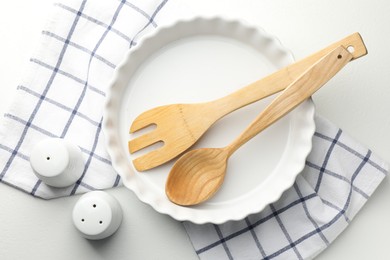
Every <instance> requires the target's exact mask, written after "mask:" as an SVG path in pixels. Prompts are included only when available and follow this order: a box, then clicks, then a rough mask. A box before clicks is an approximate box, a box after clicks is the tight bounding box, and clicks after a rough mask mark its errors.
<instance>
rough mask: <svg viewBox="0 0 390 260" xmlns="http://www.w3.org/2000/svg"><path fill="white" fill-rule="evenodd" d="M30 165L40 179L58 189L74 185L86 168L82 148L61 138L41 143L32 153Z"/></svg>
mask: <svg viewBox="0 0 390 260" xmlns="http://www.w3.org/2000/svg"><path fill="white" fill-rule="evenodd" d="M30 164H31V167H32V168H33V170H34V173H35V175H36V176H37V177H38V178H39V179H41V180H42V181H43V182H44V183H46V184H47V185H50V186H53V187H58V188H63V187H67V186H70V185H72V184H74V183H75V182H76V181H77V180H78V179H79V178H80V177H81V175H82V173H83V171H84V167H85V164H84V158H83V155H82V153H81V150H80V148H79V147H78V146H76V145H75V144H73V143H71V142H69V141H67V140H65V139H61V138H47V139H44V140H43V141H41V142H39V143H38V144H37V145H36V146H35V147H34V148H33V149H32V151H31V155H30Z"/></svg>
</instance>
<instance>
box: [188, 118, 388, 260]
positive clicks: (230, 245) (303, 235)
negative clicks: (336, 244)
mask: <svg viewBox="0 0 390 260" xmlns="http://www.w3.org/2000/svg"><path fill="white" fill-rule="evenodd" d="M387 172H388V165H387V164H386V163H384V162H383V161H382V160H381V159H379V158H377V157H376V156H375V154H373V153H372V152H371V151H370V150H368V149H366V148H365V147H363V146H361V145H360V144H358V143H357V142H356V141H355V140H352V139H351V138H350V137H349V136H348V135H347V134H345V133H344V132H343V131H342V130H341V129H339V128H337V127H336V126H335V125H333V124H332V123H330V122H329V121H327V120H326V119H324V118H322V117H319V116H317V117H316V132H315V135H314V137H313V150H312V152H311V153H310V155H309V157H308V158H307V161H306V167H305V169H304V170H303V172H302V173H301V174H300V175H298V177H297V179H296V181H295V183H294V185H293V186H292V187H291V188H290V189H289V190H287V191H286V192H285V193H284V194H283V195H282V197H281V198H280V199H279V200H278V201H277V202H275V203H273V204H271V205H269V206H268V207H266V209H265V210H263V211H262V212H260V213H258V214H254V215H251V216H248V217H246V218H245V219H244V220H241V221H232V222H228V223H225V224H223V225H212V224H205V225H195V224H192V223H189V222H185V223H184V226H185V228H186V230H187V232H188V234H189V236H190V238H191V241H192V243H193V246H194V248H195V250H196V252H197V254H198V255H199V257H200V258H201V259H205V260H206V259H312V258H314V257H315V256H316V255H318V254H319V253H320V252H321V251H322V250H324V249H325V248H326V247H327V246H328V245H329V244H330V243H331V242H332V241H333V240H334V239H335V238H336V237H337V236H338V235H339V234H340V233H341V232H342V231H343V230H344V229H345V228H346V227H347V226H348V224H349V223H350V222H351V220H352V219H353V217H354V216H355V215H356V213H357V212H358V211H359V210H360V209H361V207H362V206H363V205H364V203H365V202H366V201H367V200H368V198H369V197H370V196H371V194H372V193H373V192H374V191H375V189H376V188H377V187H378V185H379V184H380V183H381V181H382V180H383V178H384V177H385V176H386V175H387Z"/></svg>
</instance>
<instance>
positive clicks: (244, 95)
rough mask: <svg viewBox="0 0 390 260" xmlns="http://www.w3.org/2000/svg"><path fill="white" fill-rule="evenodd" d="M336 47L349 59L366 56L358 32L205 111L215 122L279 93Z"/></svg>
mask: <svg viewBox="0 0 390 260" xmlns="http://www.w3.org/2000/svg"><path fill="white" fill-rule="evenodd" d="M338 46H344V47H345V48H346V49H348V50H351V53H352V59H351V60H355V59H358V58H360V57H362V56H364V55H366V54H367V49H366V46H365V45H364V42H363V39H362V37H361V36H360V34H359V33H353V34H351V35H349V36H347V37H345V38H344V39H341V40H340V41H337V42H335V43H333V44H331V45H329V46H327V47H326V48H324V49H322V50H320V51H318V52H315V53H313V54H311V55H310V56H308V57H306V58H303V59H301V60H299V61H297V62H295V63H293V64H290V65H288V66H286V67H284V68H282V69H280V70H278V71H276V72H274V73H272V74H270V75H268V76H266V77H264V78H262V79H259V80H257V81H255V82H253V83H251V84H249V85H248V86H246V87H244V88H242V89H240V90H237V91H236V92H233V93H231V94H229V95H227V96H225V97H222V98H220V99H217V100H214V101H211V102H210V106H213V107H214V109H212V110H208V111H209V113H210V111H212V112H213V113H214V114H215V117H216V118H217V119H219V118H221V117H223V116H225V115H227V114H229V113H231V112H233V111H235V110H237V109H239V108H241V107H244V106H246V105H249V104H251V103H253V102H256V101H258V100H260V99H262V98H265V97H268V96H270V95H272V94H275V93H277V92H279V91H282V90H283V89H285V88H286V86H288V85H290V84H291V83H292V82H293V81H294V79H296V78H298V77H299V76H300V75H301V74H302V73H303V72H304V71H306V70H307V69H308V68H310V66H312V65H313V64H315V63H316V62H317V61H318V60H319V59H321V58H322V57H323V56H325V55H326V54H328V53H329V52H330V51H332V50H334V49H335V48H337V47H338Z"/></svg>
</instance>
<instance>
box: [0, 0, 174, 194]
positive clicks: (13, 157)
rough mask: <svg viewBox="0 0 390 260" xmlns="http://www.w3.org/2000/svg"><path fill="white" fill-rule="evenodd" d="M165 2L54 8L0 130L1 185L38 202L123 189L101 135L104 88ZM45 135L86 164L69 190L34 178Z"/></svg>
mask: <svg viewBox="0 0 390 260" xmlns="http://www.w3.org/2000/svg"><path fill="white" fill-rule="evenodd" d="M169 5H170V3H168V0H150V1H141V0H138V1H134V0H133V1H125V0H121V1H119V0H99V1H87V0H84V1H79V0H68V1H64V2H60V3H57V4H55V6H54V7H53V13H52V15H51V19H50V20H49V21H48V23H47V25H46V26H45V28H44V29H43V31H42V37H41V38H42V40H41V43H40V46H38V48H37V51H36V53H35V55H34V56H33V57H32V58H31V60H30V61H31V62H30V67H29V71H27V73H26V74H25V76H24V78H23V80H22V82H21V84H20V85H19V86H18V87H17V94H16V98H15V102H14V103H13V105H12V107H11V108H10V109H9V111H8V112H7V113H6V114H5V117H4V118H3V120H2V122H1V125H0V181H2V182H5V183H8V184H10V185H13V186H15V187H17V188H19V189H22V190H24V191H26V192H28V193H31V194H32V195H34V196H38V197H42V198H54V197H59V196H68V195H72V194H76V193H83V192H88V191H91V190H95V189H106V188H112V187H115V186H118V185H120V184H121V181H120V177H119V176H118V175H117V173H116V172H115V171H114V170H113V168H112V166H111V162H110V160H109V156H108V154H107V152H106V149H105V146H104V140H103V136H102V135H103V134H102V131H101V124H102V110H103V103H104V99H105V92H106V88H107V86H108V83H109V81H110V80H111V77H112V75H113V72H114V69H115V66H116V65H117V64H118V63H119V62H120V61H121V60H122V58H123V56H124V54H125V52H126V51H127V50H128V49H129V48H131V47H132V46H134V45H135V44H136V43H137V39H138V38H139V37H140V36H141V35H142V34H144V33H147V32H148V31H150V30H153V28H155V27H156V26H157V24H158V23H159V21H160V20H159V19H160V12H161V10H163V9H164V12H165V16H167V14H169V13H170V12H173V11H175V8H174V6H171V7H170V6H169ZM165 9H167V10H165ZM168 18H169V17H167V18H165V20H167V19H168ZM47 137H60V138H65V139H68V140H70V141H71V142H73V143H75V144H77V145H78V146H79V147H80V148H81V150H82V152H83V155H84V157H85V159H86V167H85V170H84V172H83V175H82V178H81V179H80V180H78V181H77V183H76V184H75V185H73V186H71V187H69V188H66V189H58V188H52V187H50V186H47V185H45V184H44V183H42V182H41V181H40V180H39V179H38V178H36V176H35V175H34V174H33V172H32V169H31V167H30V165H29V156H30V151H31V149H32V147H33V146H34V145H35V144H36V143H37V142H39V141H40V140H42V139H43V138H47Z"/></svg>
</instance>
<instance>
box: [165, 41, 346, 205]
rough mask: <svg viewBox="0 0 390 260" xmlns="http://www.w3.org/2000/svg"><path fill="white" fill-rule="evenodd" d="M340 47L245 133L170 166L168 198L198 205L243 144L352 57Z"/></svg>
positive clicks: (217, 184)
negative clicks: (228, 142)
mask: <svg viewBox="0 0 390 260" xmlns="http://www.w3.org/2000/svg"><path fill="white" fill-rule="evenodd" d="M352 57H353V56H352V54H351V53H349V51H347V50H346V49H345V48H344V47H342V46H339V47H337V48H336V49H334V50H333V51H330V52H329V53H328V54H327V55H325V56H324V57H323V58H321V59H320V60H319V61H318V62H316V63H314V65H312V66H311V67H309V68H308V69H307V70H306V71H305V72H304V73H303V74H302V75H301V76H299V77H298V78H297V79H296V80H295V81H293V83H291V84H290V85H289V86H288V87H287V88H286V89H285V90H284V91H283V92H282V93H281V94H280V95H279V96H278V97H277V98H275V99H274V100H273V102H271V104H270V105H269V106H268V107H267V108H266V109H265V110H264V111H263V112H262V113H260V115H258V116H257V117H256V119H255V120H254V121H253V122H252V123H251V124H250V125H249V126H248V127H247V128H246V130H245V131H244V132H242V134H241V135H240V136H239V137H238V138H236V139H235V140H234V141H233V142H232V143H231V144H229V145H228V146H226V147H223V148H201V149H196V150H192V151H189V152H187V153H185V154H184V155H183V156H182V157H180V158H179V160H177V161H176V163H175V164H174V165H173V168H172V169H171V171H170V173H169V176H168V180H167V183H166V186H165V192H166V194H167V196H168V198H169V199H170V200H171V201H172V202H174V203H176V204H179V205H183V206H189V205H195V204H199V203H201V202H203V201H205V200H207V199H209V198H210V197H211V196H213V195H214V194H215V192H216V191H217V190H218V189H219V187H220V186H221V184H222V182H223V180H224V177H225V172H226V168H227V162H228V159H229V157H230V156H231V155H232V154H233V153H234V152H235V151H236V150H237V149H238V148H239V147H241V146H242V145H243V144H245V143H246V142H247V141H249V140H250V139H251V138H253V137H254V136H256V135H257V134H258V133H260V132H261V131H262V130H264V129H265V128H267V127H268V126H270V125H271V124H272V123H274V122H275V121H277V120H278V119H279V118H281V117H283V116H284V115H285V114H287V113H288V112H289V111H291V110H292V109H293V108H295V107H296V106H298V105H299V104H300V103H302V102H303V101H304V100H306V99H307V98H309V97H310V96H311V95H312V94H313V93H314V92H316V91H317V90H318V89H319V88H321V86H322V85H324V84H325V83H326V82H327V81H328V80H329V79H331V78H332V77H333V76H334V75H335V74H336V73H337V72H338V71H339V70H341V69H342V68H343V67H344V66H345V65H346V64H347V63H348V62H349V61H350V60H351V59H352Z"/></svg>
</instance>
